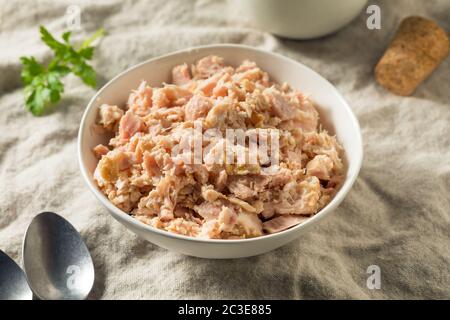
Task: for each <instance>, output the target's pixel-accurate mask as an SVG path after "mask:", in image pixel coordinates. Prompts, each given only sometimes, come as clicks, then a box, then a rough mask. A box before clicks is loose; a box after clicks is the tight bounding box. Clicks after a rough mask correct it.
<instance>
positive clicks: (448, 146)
mask: <svg viewBox="0 0 450 320" xmlns="http://www.w3.org/2000/svg"><path fill="white" fill-rule="evenodd" d="M281 2H282V1H280V3H281ZM369 2H372V3H373V1H369ZM375 3H377V4H379V5H380V7H381V10H382V29H381V30H373V31H371V30H368V29H367V27H366V19H367V14H366V13H365V12H362V13H361V14H360V16H359V17H358V18H356V19H355V20H354V21H353V22H352V23H351V24H350V25H348V26H347V27H345V28H344V29H342V30H341V31H339V32H338V33H336V34H334V35H331V36H328V37H325V38H322V39H319V40H313V41H292V40H285V39H280V38H277V37H274V36H272V35H270V34H268V33H265V32H263V31H261V30H256V29H254V28H252V26H251V24H250V23H249V22H248V21H246V18H245V16H244V15H242V14H238V13H236V12H235V10H236V9H235V8H234V7H233V6H232V5H231V6H230V5H228V2H226V1H205V0H199V1H190V0H178V1H175V0H170V1H166V0H162V1H155V0H152V1H131V0H129V1H122V0H104V1H95V3H94V1H89V2H88V1H78V2H77V1H43V0H39V1H8V0H0V108H1V109H0V110H1V112H0V130H1V133H0V179H1V184H0V249H2V250H4V251H5V252H6V253H8V254H9V255H10V256H11V257H12V258H14V259H15V260H16V261H17V262H18V263H21V262H22V258H21V255H20V252H21V244H22V237H23V235H24V232H25V230H26V227H27V225H28V224H29V223H30V221H31V219H32V218H33V216H35V215H36V214H37V213H39V212H41V211H44V210H50V211H55V212H58V213H60V214H62V215H63V216H64V217H66V218H67V219H68V220H70V221H71V222H72V223H73V224H74V225H75V227H76V228H77V229H78V230H79V231H80V232H81V234H82V236H83V238H84V239H85V241H86V243H87V245H88V247H89V249H90V250H91V253H92V257H93V260H94V263H95V268H96V281H95V286H94V289H93V291H92V293H91V296H90V298H92V299H164V298H168V299H184V298H193V299H197V298H206V299H207V298H217V299H222V298H228V299H234V298H237V299H245V298H252V299H262V298H267V299H279V298H281V299H283V298H286V299H319V298H331V299H340V298H343V299H347V298H355V299H391V298H399V299H406V298H413V299H416V298H437V299H440V298H450V272H449V265H450V105H449V101H450V72H449V71H450V58H449V59H447V60H446V61H444V62H443V63H442V64H441V65H440V67H439V69H438V70H436V72H435V73H434V74H433V75H432V77H431V78H430V79H429V80H427V81H426V82H425V83H424V84H423V85H422V86H421V87H420V88H419V89H418V90H417V92H416V93H415V94H414V95H413V96H412V97H406V98H405V97H398V96H395V95H393V94H390V93H389V92H387V91H386V90H384V89H383V88H381V87H379V86H378V85H377V84H376V83H375V81H374V77H373V67H374V65H375V63H376V62H377V59H378V58H379V57H380V55H381V54H382V53H383V51H384V49H385V48H386V46H387V45H388V42H389V39H390V37H391V36H392V34H393V32H394V31H395V29H396V27H397V26H398V25H399V22H400V21H401V19H403V18H404V17H406V16H408V15H412V14H419V15H422V16H426V17H430V18H432V19H434V20H436V21H437V22H438V23H440V25H441V26H442V27H444V28H446V29H447V30H450V4H449V2H448V1H447V0H441V1H437V0H435V1H412V0H402V1H387V0H386V1H380V2H375ZM70 4H79V5H80V7H81V9H82V16H81V27H82V30H81V31H78V32H75V38H78V39H81V38H83V37H85V36H86V35H87V34H90V33H92V32H93V31H94V30H96V29H97V28H99V27H101V26H103V27H104V28H105V30H106V31H107V33H108V35H107V36H106V37H105V38H104V39H103V41H101V43H100V45H99V46H98V50H97V51H96V54H95V62H94V65H95V68H96V70H97V71H98V78H99V85H103V84H104V83H106V81H108V80H109V79H111V78H112V77H113V76H115V75H116V74H118V73H119V72H121V71H123V70H125V69H126V68H128V67H130V66H132V65H134V64H136V63H138V62H141V61H144V60H146V59H149V58H152V57H156V56H159V55H161V54H165V53H168V52H171V51H174V50H178V49H182V48H186V47H189V46H195V45H203V44H212V43H242V44H247V45H251V46H254V47H258V48H262V49H266V50H270V51H275V52H279V53H281V54H284V55H286V56H288V57H291V58H294V59H296V60H297V61H300V62H301V63H303V64H305V65H307V66H309V67H311V68H313V69H315V70H316V71H318V72H319V73H321V74H322V75H323V76H324V77H325V78H327V79H329V80H330V81H331V82H332V83H334V84H335V85H336V87H337V88H338V89H339V90H340V91H341V92H342V94H343V95H344V97H345V98H346V99H347V101H348V102H349V104H350V106H351V107H352V109H353V111H354V112H355V114H356V115H357V117H358V119H359V121H360V123H361V128H362V133H363V139H364V149H365V157H364V163H363V166H362V170H361V174H360V176H359V179H358V180H357V181H356V183H355V185H354V187H353V189H352V190H351V192H350V193H349V194H348V196H347V198H346V199H345V200H344V202H343V203H342V205H341V206H340V207H339V209H337V210H336V211H335V212H334V213H333V214H331V215H330V216H328V217H327V218H326V219H324V220H322V221H321V222H320V223H319V224H317V225H316V226H315V227H313V228H311V229H310V230H309V232H307V233H305V234H303V235H301V236H300V237H299V238H298V239H297V240H295V241H293V242H292V243H290V244H288V245H286V246H284V247H282V248H280V249H278V250H275V251H273V252H270V253H268V254H265V255H261V256H257V257H253V258H248V259H237V260H222V261H220V260H206V259H198V258H192V257H186V256H183V255H180V254H177V253H173V252H170V251H167V250H165V249H161V248H159V247H157V246H155V245H153V244H151V243H149V242H146V241H144V240H142V239H139V238H138V237H137V236H136V235H134V234H133V233H131V232H130V231H128V230H127V229H125V228H124V227H123V226H122V225H120V224H119V223H118V222H116V221H115V220H113V218H112V217H111V216H110V215H109V214H108V212H107V210H106V209H105V208H103V207H102V205H101V204H100V203H99V202H98V201H97V200H96V199H95V198H94V196H93V195H92V194H91V192H90V191H89V190H88V188H87V186H86V185H85V183H84V181H83V179H82V177H81V175H80V172H79V169H78V163H77V149H76V143H77V130H78V125H79V123H80V119H81V116H82V113H83V111H84V109H85V106H86V104H87V102H88V101H89V99H90V98H91V97H92V96H93V95H94V93H95V91H94V90H92V89H89V88H87V87H86V86H84V85H82V84H81V82H80V81H79V80H78V79H76V78H72V77H69V78H68V79H67V80H66V94H65V97H64V100H63V101H62V102H61V103H60V105H59V107H58V108H57V109H56V111H55V112H54V113H52V114H50V115H48V116H45V117H41V118H36V117H33V116H32V115H31V114H30V113H29V112H27V111H26V110H25V109H24V106H23V96H22V88H21V82H20V78H19V73H20V69H21V67H20V64H19V57H20V56H21V55H34V56H36V57H37V58H38V59H39V60H42V59H48V58H49V57H50V52H49V50H48V49H47V48H46V47H45V46H44V45H43V44H42V43H41V41H40V40H39V36H38V26H39V25H45V26H47V27H48V28H49V29H50V30H51V31H52V32H56V33H57V34H60V33H61V32H62V31H63V30H65V28H66V16H65V12H66V9H67V7H68V6H69V5H70ZM371 265H377V266H379V267H380V270H381V288H380V289H379V290H370V289H369V288H368V287H367V285H366V280H367V278H368V276H369V274H367V268H368V267H369V266H371ZM0 272H2V271H1V270H0Z"/></svg>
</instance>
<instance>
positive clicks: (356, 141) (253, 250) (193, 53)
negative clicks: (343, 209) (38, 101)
mask: <svg viewBox="0 0 450 320" xmlns="http://www.w3.org/2000/svg"><path fill="white" fill-rule="evenodd" d="M210 54H214V55H219V56H222V57H223V58H225V61H226V62H227V63H229V64H231V65H235V66H236V65H238V64H240V63H241V62H242V61H243V60H245V59H250V60H252V61H255V62H256V63H257V64H258V65H259V66H260V67H261V68H262V69H263V70H265V71H267V72H268V73H269V74H270V76H271V77H272V78H273V79H274V80H275V81H277V82H280V83H281V82H288V83H289V84H290V85H291V86H292V87H293V88H298V89H300V90H302V91H303V92H304V93H307V94H310V95H311V97H312V100H313V101H314V102H315V103H316V104H317V108H318V110H319V113H320V116H321V119H322V120H321V121H322V123H323V124H324V127H325V128H327V129H328V130H329V131H330V132H331V133H335V134H336V135H337V138H338V139H339V141H340V142H341V143H342V145H343V147H344V149H345V155H346V167H347V170H346V178H345V182H344V184H343V185H342V187H341V189H340V190H339V192H338V193H337V194H336V196H335V197H334V199H333V200H332V201H331V202H330V203H329V204H328V205H327V206H326V207H325V208H323V209H322V210H321V211H320V212H319V213H318V214H316V215H315V216H314V217H312V218H310V219H309V220H307V221H306V222H305V223H303V224H301V225H298V226H296V227H293V228H291V229H288V230H285V231H283V232H280V233H276V234H272V235H267V236H262V237H258V238H252V239H244V240H203V239H196V238H191V237H187V236H182V235H177V234H173V233H169V232H167V231H164V230H159V229H156V228H153V227H151V226H148V225H146V224H144V223H142V222H139V221H138V220H136V219H134V218H133V217H131V216H129V215H128V214H126V213H125V212H123V211H121V210H120V209H118V208H117V207H115V206H114V205H113V204H112V203H111V202H110V201H109V200H108V198H107V197H105V195H103V193H102V192H101V191H100V190H99V189H98V188H97V186H96V184H95V182H94V180H93V178H92V174H93V172H94V169H95V167H96V164H97V159H96V158H95V157H94V155H93V153H92V151H91V150H92V148H93V147H94V146H96V145H97V144H99V143H107V138H106V137H104V136H101V135H98V134H96V133H95V132H94V130H92V126H93V124H94V123H95V120H96V116H97V108H98V107H99V106H100V105H101V104H103V103H108V104H115V105H119V106H120V105H125V103H126V101H127V98H128V95H129V93H130V91H131V90H132V89H136V88H137V87H138V85H139V83H140V81H141V80H146V81H147V82H148V83H149V84H150V85H152V86H160V85H161V83H162V82H168V81H170V75H171V68H172V67H173V66H175V65H178V64H181V63H185V62H186V63H188V64H190V63H193V62H194V61H195V60H198V59H199V58H202V57H204V56H207V55H210ZM362 156H363V150H362V139H361V133H360V128H359V124H358V121H357V119H356V118H355V116H354V115H353V113H352V111H351V109H350V107H349V106H348V104H347V103H346V102H345V100H344V99H343V98H342V96H341V95H340V94H339V92H338V91H337V90H336V89H335V88H334V87H333V85H331V84H330V83H329V82H328V81H327V80H325V79H324V78H322V77H321V76H320V75H319V74H317V73H316V72H314V71H313V70H311V69H309V68H308V67H306V66H304V65H302V64H300V63H298V62H296V61H294V60H291V59H288V58H286V57H283V56H281V55H279V54H275V53H271V52H266V51H262V50H258V49H254V48H251V47H247V46H242V45H211V46H203V47H197V48H191V49H187V50H182V51H178V52H175V53H172V54H168V55H165V56H162V57H159V58H155V59H151V60H148V61H146V62H143V63H141V64H139V65H137V66H135V67H133V68H131V69H129V70H127V71H125V72H123V73H121V74H119V75H118V76H116V77H115V78H114V79H112V80H111V81H110V82H108V83H107V84H106V85H105V86H104V87H103V88H102V89H101V90H100V91H99V92H98V93H97V94H96V95H95V96H94V97H93V98H92V100H91V101H90V102H89V104H88V106H87V108H86V111H85V113H84V115H83V118H82V120H81V125H80V131H79V135H78V158H79V163H80V168H81V173H82V175H83V177H84V179H85V181H86V183H87V185H88V186H89V188H90V189H91V191H92V192H93V193H94V195H95V196H96V197H97V199H98V200H99V201H100V202H101V203H102V204H103V205H104V206H105V207H106V208H107V209H108V210H109V212H110V213H111V215H112V216H113V217H114V218H115V219H116V220H118V221H119V222H120V223H122V224H123V225H124V226H125V227H126V228H128V229H130V230H131V231H133V232H134V233H136V234H138V235H139V236H141V237H142V238H144V239H146V240H148V241H150V242H152V243H154V244H156V245H158V246H160V247H163V248H167V249H169V250H173V251H176V252H179V253H183V254H186V255H190V256H196V257H203V258H241V257H248V256H254V255H258V254H262V253H265V252H268V251H271V250H273V249H275V248H278V247H280V246H282V245H284V244H286V243H288V242H290V241H292V240H294V239H295V238H297V237H298V236H299V235H300V234H301V233H303V232H305V231H306V230H307V229H308V228H309V227H310V226H312V225H314V224H316V223H317V222H318V221H319V220H320V219H322V218H323V217H325V216H326V215H328V214H329V213H331V212H332V211H333V210H334V209H335V208H336V207H337V206H338V205H339V204H340V203H341V201H342V200H343V199H344V197H345V196H346V194H347V193H348V192H349V190H350V188H351V187H352V185H353V183H354V181H355V179H356V177H357V175H358V172H359V169H360V167H361V162H362Z"/></svg>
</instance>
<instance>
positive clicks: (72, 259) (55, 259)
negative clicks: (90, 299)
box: [23, 212, 94, 300]
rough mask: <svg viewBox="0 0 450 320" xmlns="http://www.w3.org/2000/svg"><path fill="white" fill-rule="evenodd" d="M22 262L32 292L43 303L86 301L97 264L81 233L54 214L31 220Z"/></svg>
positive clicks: (40, 215)
mask: <svg viewBox="0 0 450 320" xmlns="http://www.w3.org/2000/svg"><path fill="white" fill-rule="evenodd" d="M23 262H24V269H25V273H26V275H27V278H28V283H29V285H30V287H31V289H32V290H33V292H34V293H35V294H36V296H37V297H38V298H40V299H43V300H82V299H86V298H87V296H88V294H89V292H90V291H91V289H92V286H93V284H94V265H93V262H92V258H91V255H90V253H89V251H88V249H87V247H86V245H85V243H84V242H83V240H82V239H81V236H80V234H79V233H78V232H77V230H75V228H74V227H73V226H72V225H71V224H70V223H69V222H68V221H67V220H65V219H64V218H63V217H61V216H59V215H57V214H55V213H52V212H43V213H40V214H38V215H37V216H36V217H34V219H33V220H32V221H31V224H30V225H29V227H28V229H27V232H26V234H25V238H24V241H23Z"/></svg>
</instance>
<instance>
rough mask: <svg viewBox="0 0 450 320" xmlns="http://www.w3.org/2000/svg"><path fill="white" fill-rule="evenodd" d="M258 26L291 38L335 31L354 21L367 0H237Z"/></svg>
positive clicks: (240, 7)
mask: <svg viewBox="0 0 450 320" xmlns="http://www.w3.org/2000/svg"><path fill="white" fill-rule="evenodd" d="M232 3H233V5H234V6H235V7H237V8H239V9H240V11H241V14H242V15H243V16H244V17H248V18H249V19H250V21H251V22H252V23H253V25H254V26H255V27H257V28H259V29H262V30H266V31H268V32H271V33H273V34H276V35H279V36H282V37H286V38H292V39H312V38H317V37H322V36H325V35H327V34H330V33H333V32H335V31H337V30H339V29H340V28H342V27H343V26H345V25H346V24H348V23H349V22H350V21H352V20H353V19H354V18H355V17H356V16H357V15H358V14H360V12H361V11H362V9H363V8H364V6H365V5H366V3H367V0H341V1H339V0H281V1H280V0H234V1H232Z"/></svg>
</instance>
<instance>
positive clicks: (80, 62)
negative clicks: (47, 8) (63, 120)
mask: <svg viewBox="0 0 450 320" xmlns="http://www.w3.org/2000/svg"><path fill="white" fill-rule="evenodd" d="M40 34H41V40H42V41H43V42H44V43H45V44H46V45H47V46H48V47H50V49H52V51H53V54H54V56H53V59H52V60H51V61H50V63H49V64H48V65H43V64H40V63H39V62H37V61H36V59H35V58H34V57H21V58H20V61H21V62H22V65H23V69H22V73H21V77H22V81H23V83H24V85H25V89H24V93H25V106H26V108H27V109H28V110H29V111H30V112H31V113H32V114H33V115H35V116H40V115H42V114H44V113H45V112H46V111H47V110H48V108H49V107H50V106H51V105H52V104H55V103H56V102H58V101H59V100H60V99H61V95H62V94H63V93H64V84H63V83H62V81H61V80H62V78H64V77H65V76H66V75H68V74H69V73H73V74H75V75H76V76H78V77H79V78H80V79H81V80H82V81H83V82H84V83H85V84H86V85H88V86H90V87H92V88H95V86H96V84H97V83H96V74H95V70H94V69H93V68H92V66H90V65H89V64H88V63H87V61H89V60H91V59H92V57H93V55H94V47H93V46H92V43H93V42H94V41H95V40H96V39H97V38H99V37H101V36H103V34H104V30H103V29H99V30H98V31H97V32H95V33H94V34H93V35H92V36H91V37H90V38H89V39H87V40H85V41H84V42H83V43H82V44H81V46H80V47H79V48H75V47H74V46H73V45H72V44H71V43H70V36H71V32H64V33H63V35H62V39H63V41H62V42H61V41H58V40H56V39H55V38H54V37H53V36H52V35H51V34H50V32H48V30H47V29H45V28H44V27H42V26H41V27H40Z"/></svg>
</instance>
